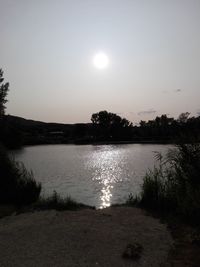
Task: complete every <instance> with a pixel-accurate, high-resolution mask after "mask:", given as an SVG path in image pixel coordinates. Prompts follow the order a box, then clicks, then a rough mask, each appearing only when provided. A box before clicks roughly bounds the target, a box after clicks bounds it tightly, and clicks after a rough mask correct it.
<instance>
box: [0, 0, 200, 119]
mask: <svg viewBox="0 0 200 267" xmlns="http://www.w3.org/2000/svg"><path fill="white" fill-rule="evenodd" d="M98 51H103V52H104V53H105V54H106V55H107V56H108V58H109V65H108V67H107V68H105V69H97V68H95V67H94V64H93V57H94V56H95V54H96V53H97V52H98ZM0 68H2V69H3V70H4V77H5V79H6V81H9V82H10V92H9V96H8V98H9V103H8V105H7V107H8V108H7V113H9V114H12V115H17V116H22V117H25V118H29V119H35V120H42V121H51V122H65V123H76V122H89V121H90V117H91V114H92V113H94V112H98V111H100V110H108V111H111V112H114V113H118V114H119V115H121V116H123V117H126V118H128V119H129V120H131V121H133V122H138V121H140V120H144V119H151V118H155V117H156V116H158V115H161V114H169V115H170V116H174V117H177V116H178V115H179V114H180V113H181V112H186V111H188V112H191V114H192V115H197V114H198V112H200V0H157V1H156V0H146V1H145V0H98V1H97V0H56V1H55V0H0ZM199 114H200V113H199Z"/></svg>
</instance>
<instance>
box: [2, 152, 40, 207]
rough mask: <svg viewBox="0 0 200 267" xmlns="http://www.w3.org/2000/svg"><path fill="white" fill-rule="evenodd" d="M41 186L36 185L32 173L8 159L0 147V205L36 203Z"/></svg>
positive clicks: (20, 164)
mask: <svg viewBox="0 0 200 267" xmlns="http://www.w3.org/2000/svg"><path fill="white" fill-rule="evenodd" d="M40 192H41V184H40V183H37V182H36V181H35V180H34V178H33V174H32V172H28V171H27V170H26V169H25V167H24V165H23V164H22V163H18V162H16V161H15V160H14V159H10V158H9V157H8V155H7V153H6V151H5V150H4V149H3V148H2V147H0V203H1V204H15V205H17V206H20V205H26V204H30V203H33V202H35V201H37V199H38V198H39V195H40Z"/></svg>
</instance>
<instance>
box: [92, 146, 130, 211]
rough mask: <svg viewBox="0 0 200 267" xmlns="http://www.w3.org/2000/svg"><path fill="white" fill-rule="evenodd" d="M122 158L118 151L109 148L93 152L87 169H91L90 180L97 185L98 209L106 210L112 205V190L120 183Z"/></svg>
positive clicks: (103, 147) (122, 165)
mask: <svg viewBox="0 0 200 267" xmlns="http://www.w3.org/2000/svg"><path fill="white" fill-rule="evenodd" d="M124 164H125V163H124V157H122V154H121V152H119V150H115V149H110V146H107V149H106V148H105V146H102V147H101V148H100V149H99V148H98V147H97V149H96V150H95V151H94V153H93V156H92V158H90V160H89V166H87V167H89V168H90V169H93V170H94V171H93V177H92V180H93V181H94V182H96V183H97V194H99V201H100V204H99V208H100V209H103V208H107V207H109V206H110V205H111V203H112V197H113V190H114V188H115V185H116V183H120V182H122V179H123V180H124V179H125V178H124V177H122V175H123V174H122V173H123V169H124Z"/></svg>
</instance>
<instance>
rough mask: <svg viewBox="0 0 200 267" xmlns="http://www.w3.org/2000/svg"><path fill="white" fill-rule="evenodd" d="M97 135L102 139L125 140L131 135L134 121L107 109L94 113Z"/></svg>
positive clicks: (93, 119) (95, 132)
mask: <svg viewBox="0 0 200 267" xmlns="http://www.w3.org/2000/svg"><path fill="white" fill-rule="evenodd" d="M91 121H92V123H93V126H94V134H95V137H97V138H100V139H101V140H123V139H128V138H129V137H130V135H131V128H132V123H131V122H130V121H128V120H127V119H125V118H121V117H120V116H119V115H117V114H115V113H111V112H107V111H106V110H104V111H100V112H98V113H94V114H92V117H91Z"/></svg>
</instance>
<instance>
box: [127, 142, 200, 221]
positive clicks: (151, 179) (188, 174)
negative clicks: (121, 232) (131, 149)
mask: <svg viewBox="0 0 200 267" xmlns="http://www.w3.org/2000/svg"><path fill="white" fill-rule="evenodd" d="M156 158H157V160H158V164H157V165H156V166H155V167H154V169H153V170H149V171H148V172H147V173H146V175H145V177H144V181H143V185H142V192H141V195H140V196H139V197H137V198H134V197H130V198H129V200H128V204H136V203H137V204H139V205H140V206H142V207H144V208H147V209H149V210H152V211H156V212H158V213H159V214H163V215H167V214H173V215H176V216H177V215H178V217H181V218H183V219H184V220H186V221H188V222H191V223H194V224H199V223H200V144H199V143H191V144H179V145H177V146H176V148H174V149H170V150H169V151H168V153H167V155H166V156H165V157H163V156H162V155H161V154H159V153H158V154H157V155H156Z"/></svg>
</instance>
